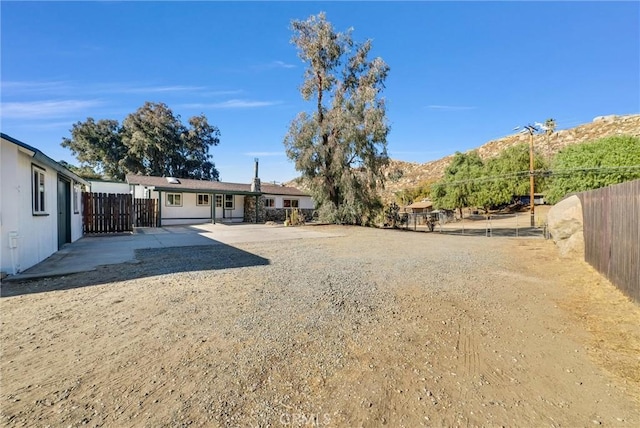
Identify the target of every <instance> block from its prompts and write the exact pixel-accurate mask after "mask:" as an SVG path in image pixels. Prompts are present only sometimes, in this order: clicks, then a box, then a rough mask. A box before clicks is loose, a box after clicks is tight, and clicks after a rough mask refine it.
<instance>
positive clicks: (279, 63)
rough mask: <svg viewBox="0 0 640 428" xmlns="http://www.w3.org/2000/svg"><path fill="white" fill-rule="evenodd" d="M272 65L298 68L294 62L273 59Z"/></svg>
mask: <svg viewBox="0 0 640 428" xmlns="http://www.w3.org/2000/svg"><path fill="white" fill-rule="evenodd" d="M271 65H272V67H274V68H296V66H295V65H294V64H289V63H286V62H284V61H273V62H272V63H271Z"/></svg>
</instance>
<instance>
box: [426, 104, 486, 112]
mask: <svg viewBox="0 0 640 428" xmlns="http://www.w3.org/2000/svg"><path fill="white" fill-rule="evenodd" d="M427 108H428V109H431V110H440V111H463V110H475V109H476V108H477V107H472V106H445V105H433V104H432V105H428V106H427Z"/></svg>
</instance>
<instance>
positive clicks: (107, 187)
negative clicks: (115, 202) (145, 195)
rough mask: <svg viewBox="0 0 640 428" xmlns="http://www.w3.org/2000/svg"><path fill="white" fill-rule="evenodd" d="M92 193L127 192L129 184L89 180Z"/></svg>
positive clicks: (129, 190)
mask: <svg viewBox="0 0 640 428" xmlns="http://www.w3.org/2000/svg"><path fill="white" fill-rule="evenodd" d="M89 183H91V191H92V192H93V193H129V192H131V186H129V184H127V183H121V182H117V181H90V182H89Z"/></svg>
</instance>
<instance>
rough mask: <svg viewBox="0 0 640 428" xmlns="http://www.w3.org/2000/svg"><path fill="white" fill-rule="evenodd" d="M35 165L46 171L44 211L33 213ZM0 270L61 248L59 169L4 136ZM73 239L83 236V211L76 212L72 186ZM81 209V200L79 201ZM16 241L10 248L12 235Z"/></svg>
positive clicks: (35, 260) (0, 171) (12, 269)
mask: <svg viewBox="0 0 640 428" xmlns="http://www.w3.org/2000/svg"><path fill="white" fill-rule="evenodd" d="M32 165H37V166H39V167H40V168H41V169H43V170H44V171H45V211H46V214H48V215H38V216H36V215H33V210H32V189H31V186H32V184H31V183H32V179H31V174H32ZM0 183H1V184H0V191H1V193H0V195H1V196H0V199H1V205H0V270H2V271H3V272H6V273H9V274H13V273H14V272H16V273H17V272H21V271H24V270H26V269H28V268H30V267H31V266H33V265H35V264H37V263H39V262H41V261H42V260H44V259H46V258H47V257H49V256H50V255H51V254H53V253H55V252H56V251H58V216H57V203H58V199H57V186H58V172H57V171H55V170H54V169H52V168H51V167H49V166H47V165H44V164H41V163H39V162H37V161H35V160H34V159H33V158H32V157H31V155H30V154H28V153H25V152H24V151H22V150H21V149H19V147H18V146H17V145H15V144H13V143H11V142H8V141H5V140H2V146H1V149H0ZM70 199H71V201H70V207H69V212H70V213H71V240H72V241H75V240H77V239H79V238H80V237H81V236H82V215H81V213H80V212H78V214H75V213H74V209H73V187H72V188H71V198H70ZM78 203H79V205H78V210H79V211H81V201H80V200H79V201H78ZM12 233H17V236H18V238H17V240H15V243H16V244H17V245H16V247H15V248H13V249H12V248H10V246H11V241H12V240H11V239H10V235H11V234H12Z"/></svg>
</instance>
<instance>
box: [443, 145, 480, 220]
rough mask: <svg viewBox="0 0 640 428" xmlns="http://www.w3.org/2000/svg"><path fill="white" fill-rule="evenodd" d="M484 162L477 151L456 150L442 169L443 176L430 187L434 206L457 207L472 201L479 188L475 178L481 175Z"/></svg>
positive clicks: (464, 205) (460, 208)
mask: <svg viewBox="0 0 640 428" xmlns="http://www.w3.org/2000/svg"><path fill="white" fill-rule="evenodd" d="M483 167H484V163H483V162H482V159H481V158H480V155H479V154H478V152H477V151H475V150H474V151H471V152H467V153H460V152H456V153H455V155H454V156H453V159H452V160H451V163H450V164H449V166H447V168H446V169H445V170H444V177H443V178H442V180H440V181H438V182H437V183H435V184H434V185H433V186H432V187H431V199H432V200H433V204H434V206H435V207H436V208H446V209H456V208H457V209H458V210H459V211H460V215H461V216H462V208H464V207H468V206H469V205H471V204H472V203H473V202H474V197H475V195H476V193H477V192H478V190H479V186H478V184H477V183H476V180H477V179H478V178H479V177H480V176H481V175H482V170H483Z"/></svg>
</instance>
